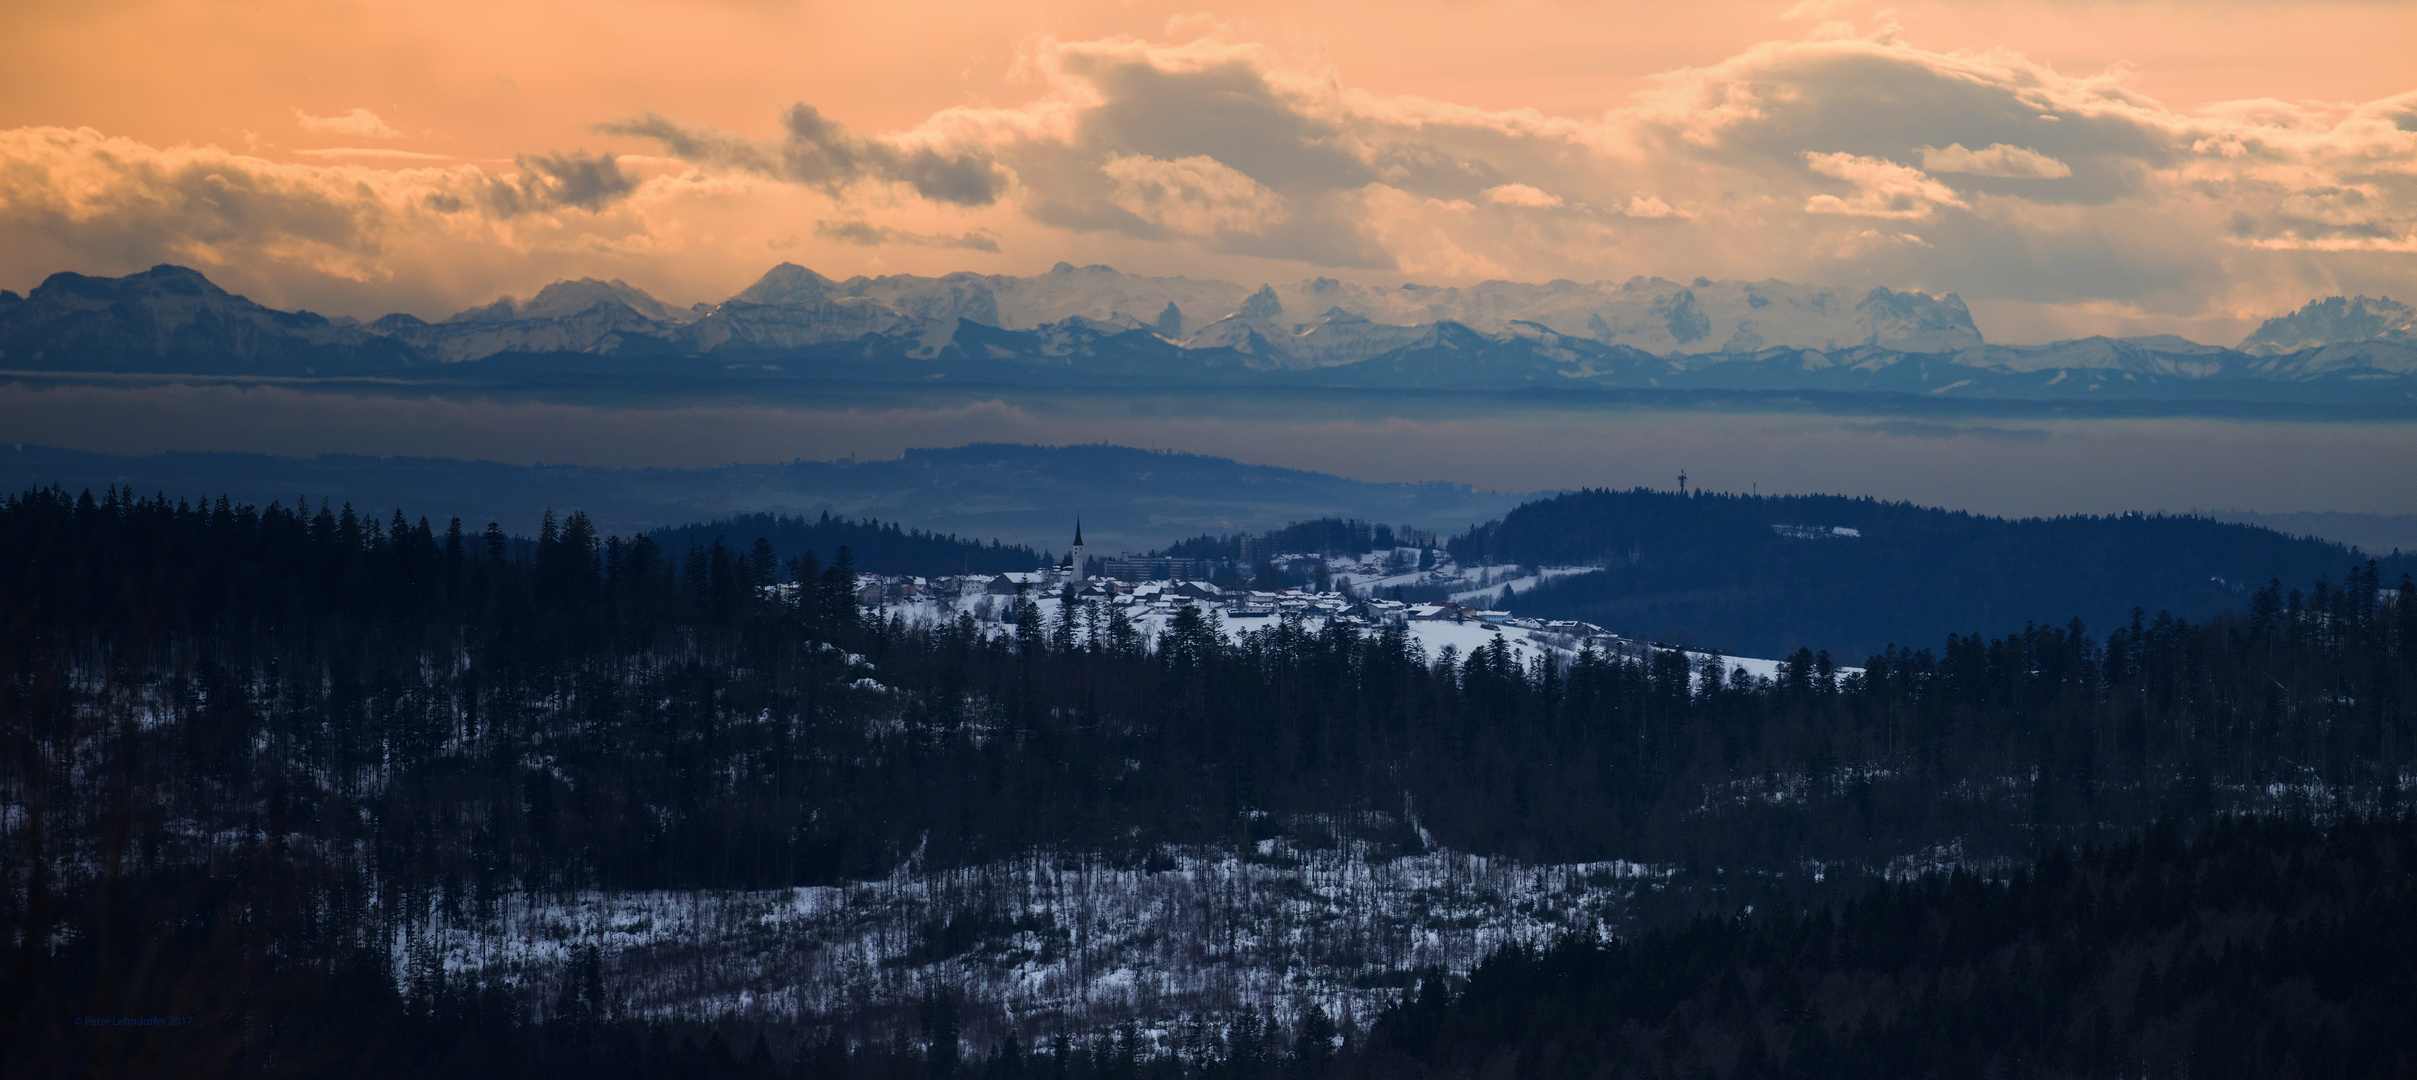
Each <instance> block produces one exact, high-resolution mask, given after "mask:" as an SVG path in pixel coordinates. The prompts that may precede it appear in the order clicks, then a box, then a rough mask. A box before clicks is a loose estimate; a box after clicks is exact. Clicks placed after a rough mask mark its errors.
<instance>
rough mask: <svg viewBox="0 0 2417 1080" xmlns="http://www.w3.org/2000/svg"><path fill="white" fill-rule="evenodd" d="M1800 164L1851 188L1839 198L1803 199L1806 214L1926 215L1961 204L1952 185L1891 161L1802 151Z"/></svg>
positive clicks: (1879, 216) (1819, 197) (1911, 216)
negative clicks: (1842, 181) (1843, 196)
mask: <svg viewBox="0 0 2417 1080" xmlns="http://www.w3.org/2000/svg"><path fill="white" fill-rule="evenodd" d="M1804 164H1805V167H1806V168H1808V169H1811V170H1812V171H1814V172H1816V173H1819V174H1821V175H1823V176H1832V177H1836V178H1838V179H1840V180H1844V181H1846V182H1847V183H1849V184H1852V185H1854V187H1855V192H1854V194H1852V195H1850V196H1848V197H1846V198H1843V199H1842V198H1839V197H1838V196H1836V195H1826V194H1825V195H1815V196H1813V197H1812V198H1810V199H1806V200H1805V202H1804V208H1805V211H1806V212H1808V213H1814V214H1849V215H1853V216H1855V217H1877V218H1926V217H1929V216H1931V215H1932V214H1934V213H1936V212H1937V211H1938V208H1939V207H1941V206H1962V205H1964V203H1963V202H1962V201H1961V200H1959V199H1957V198H1956V197H1955V190H1954V189H1953V188H1950V187H1948V186H1947V185H1945V184H1942V183H1939V182H1938V181H1936V180H1933V179H1931V178H1930V177H1928V176H1926V175H1924V174H1923V173H1922V170H1920V169H1915V168H1909V167H1907V166H1904V165H1899V164H1897V163H1896V162H1893V161H1882V160H1880V159H1879V158H1868V157H1857V156H1856V155H1853V154H1816V153H1813V152H1811V151H1806V152H1805V155H1804Z"/></svg>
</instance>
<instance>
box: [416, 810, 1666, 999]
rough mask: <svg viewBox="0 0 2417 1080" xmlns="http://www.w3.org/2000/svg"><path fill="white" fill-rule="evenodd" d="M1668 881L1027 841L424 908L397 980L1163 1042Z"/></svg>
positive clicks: (1284, 851)
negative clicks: (442, 909)
mask: <svg viewBox="0 0 2417 1080" xmlns="http://www.w3.org/2000/svg"><path fill="white" fill-rule="evenodd" d="M1668 878H1669V871H1667V870H1662V869H1656V868H1652V867H1647V866H1642V865H1638V864H1635V863H1622V862H1606V863H1581V864H1561V865H1526V864H1521V863H1516V862H1510V861H1506V860H1501V859H1487V858H1482V857H1478V856H1473V855H1466V854H1459V853H1454V852H1449V851H1426V852H1422V853H1408V854H1405V853H1401V852H1398V851H1390V852H1389V851H1385V850H1382V849H1380V847H1378V846H1376V845H1373V844H1371V843H1369V842H1366V841H1361V840H1342V841H1338V842H1335V843H1332V844H1326V845H1322V846H1316V847H1303V846H1297V845H1296V844H1295V843H1294V842H1293V841H1291V840H1267V841H1261V842H1260V843H1259V844H1258V845H1257V848H1256V850H1251V851H1247V852H1233V851H1212V850H1198V849H1194V850H1170V851H1162V852H1160V853H1158V854H1157V855H1154V856H1153V857H1152V858H1151V859H1150V860H1149V861H1148V863H1147V864H1146V865H1128V866H1115V865H1109V864H1107V863H1105V862H1103V861H1102V860H1101V859H1099V858H1098V857H1096V856H1088V855H1075V854H1065V853H1053V852H1034V853H1032V854H1030V855H1028V856H1026V857H1024V858H1020V859H1016V860H1012V861H1007V862H1001V863H994V864H990V865H985V866H979V867H973V868H965V869H950V870H928V871H927V870H925V869H922V868H920V867H917V866H914V865H912V864H909V865H908V866H905V867H902V868H900V869H899V870H898V871H897V872H896V873H894V874H893V875H892V876H891V877H889V878H888V879H886V880H883V881H875V882H863V883H856V884H850V885H844V886H832V887H821V888H800V889H780V890H768V891H758V892H721V893H709V892H582V893H576V894H571V895H530V894H519V895H515V896H513V897H511V898H509V899H508V900H506V902H505V903H504V904H502V905H501V909H500V911H498V912H497V913H496V914H495V915H494V916H493V917H491V918H488V919H484V920H470V921H467V922H460V923H455V924H453V925H443V920H439V919H436V918H433V917H432V918H431V919H430V920H429V921H428V923H427V924H425V926H424V929H423V930H422V931H421V934H422V936H421V938H420V939H419V940H417V941H414V940H410V939H403V940H398V941H397V942H396V943H395V947H396V950H397V960H398V962H399V963H403V964H404V965H405V970H409V967H408V965H409V964H410V963H412V962H414V959H413V958H414V957H417V958H418V959H417V961H416V962H418V963H423V964H424V963H428V962H431V961H432V960H436V959H438V958H441V962H442V963H443V965H444V967H445V969H446V970H447V972H448V973H449V974H450V975H451V976H472V977H478V976H485V977H498V978H502V979H504V980H507V981H508V982H510V983H511V984H512V985H514V986H515V987H516V988H518V989H519V991H520V992H521V993H522V994H524V995H525V996H526V998H527V999H528V1000H529V1001H530V1002H531V1003H532V1004H533V1005H536V1006H537V1007H539V1008H543V1007H545V1006H546V1005H548V1004H550V1003H551V1002H552V1000H553V998H554V994H555V993H556V992H557V989H556V988H557V986H558V985H559V981H560V980H561V979H562V978H563V975H564V972H565V970H566V968H567V966H568V965H569V963H570V962H571V960H572V958H573V957H574V956H575V955H576V954H577V952H578V951H579V950H581V949H583V948H586V947H590V946H592V947H594V948H595V949H596V950H597V952H598V954H599V955H600V957H601V959H602V961H603V968H604V971H605V988H606V997H607V999H608V1000H610V1001H612V1002H614V1010H615V1012H616V1014H618V1015H628V1016H657V1017H661V1016H679V1017H726V1018H744V1019H753V1020H762V1021H778V1022H789V1023H800V1022H802V1023H806V1024H810V1025H812V1024H821V1023H828V1022H833V1021H838V1020H843V1019H848V1018H855V1019H858V1020H871V1021H873V1022H876V1023H878V1022H880V1021H881V1019H882V1018H883V1017H884V1016H889V1017H892V1018H894V1017H895V1016H896V1015H898V1014H897V1013H895V1012H894V1011H892V1010H894V1009H902V1010H908V1013H907V1014H908V1015H911V1009H912V1007H913V1006H914V1004H915V1003H916V1002H917V1001H919V1000H920V999H921V998H922V996H923V995H924V994H925V993H926V992H927V991H928V990H930V989H931V988H933V987H945V988H947V989H949V990H951V991H953V992H954V993H956V994H958V995H960V996H961V998H962V1000H963V1002H964V1006H965V1012H964V1015H965V1018H966V1024H967V1034H968V1035H969V1036H972V1037H975V1038H983V1037H987V1036H993V1035H997V1034H1000V1033H1002V1032H1003V1031H1004V1030H1005V1029H1007V1028H1009V1027H1012V1028H1014V1029H1016V1030H1018V1031H1020V1032H1021V1033H1022V1035H1023V1036H1024V1037H1026V1038H1031V1037H1033V1036H1035V1035H1043V1036H1045V1035H1047V1034H1050V1033H1054V1032H1056V1031H1058V1030H1061V1029H1072V1030H1077V1031H1079V1030H1083V1029H1086V1028H1090V1027H1094V1026H1097V1025H1098V1023H1099V1022H1100V1021H1101V1020H1102V1019H1103V1018H1106V1019H1108V1020H1111V1021H1112V1020H1115V1019H1120V1018H1125V1017H1132V1018H1137V1019H1139V1020H1140V1021H1141V1022H1142V1023H1143V1026H1144V1028H1145V1030H1154V1031H1155V1032H1157V1033H1159V1034H1160V1035H1165V1034H1166V1033H1169V1032H1172V1031H1173V1030H1174V1029H1175V1027H1176V1025H1177V1024H1178V1023H1179V1022H1180V1021H1181V1020H1182V1019H1183V1018H1185V1017H1188V1016H1198V1015H1202V1014H1208V1015H1219V1014H1228V1013H1230V1012H1232V1011H1233V1010H1235V1009H1238V1008H1240V1007H1242V1006H1245V1005H1249V1006H1252V1007H1255V1008H1257V1009H1258V1010H1259V1011H1260V1013H1261V1014H1262V1015H1268V1016H1272V1017H1274V1018H1278V1019H1280V1020H1288V1019H1289V1018H1292V1017H1296V1016H1298V1015H1300V1013H1301V1012H1302V1011H1303V1010H1305V1009H1306V1008H1307V1007H1308V1006H1309V1005H1310V1004H1311V1003H1317V1004H1321V1005H1323V1006H1324V1007H1325V1008H1326V1009H1327V1010H1328V1012H1329V1013H1330V1014H1332V1015H1334V1016H1336V1017H1337V1018H1338V1019H1344V1018H1351V1017H1357V1018H1360V1019H1361V1020H1362V1021H1364V1020H1365V1019H1367V1018H1370V1017H1373V1015H1374V1013H1375V1012H1376V1011H1377V1010H1379V1009H1381V1008H1382V1007H1383V1006H1384V1005H1385V1004H1386V1003H1387V1002H1389V1001H1391V1000H1393V999H1395V998H1397V997H1398V996H1399V995H1400V993H1401V988H1402V987H1404V986H1405V985H1407V984H1408V983H1409V982H1410V979H1411V973H1413V972H1417V971H1420V970H1425V969H1440V970H1444V971H1450V972H1466V971H1467V970H1468V969H1469V968H1470V967H1471V966H1472V965H1474V964H1475V963H1476V962H1477V961H1478V960H1479V959H1481V958H1483V957H1484V956H1485V955H1486V954H1487V953H1489V952H1491V951H1493V950H1495V949H1496V948H1498V947H1500V946H1501V945H1503V944H1506V943H1509V942H1513V941H1521V942H1531V943H1541V942H1544V941H1548V940H1550V939H1551V938H1553V937H1554V936H1556V935H1559V934H1562V933H1566V932H1570V931H1578V932H1584V933H1602V932H1605V931H1607V930H1609V929H1612V928H1615V927H1617V926H1619V925H1620V924H1621V923H1622V922H1623V921H1624V918H1625V912H1626V907H1627V902H1628V900H1629V899H1630V898H1631V897H1633V896H1634V895H1635V893H1636V891H1637V890H1639V889H1653V888H1660V887H1663V885H1664V884H1665V883H1666V881H1667V880H1668Z"/></svg>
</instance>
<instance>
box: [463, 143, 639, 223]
mask: <svg viewBox="0 0 2417 1080" xmlns="http://www.w3.org/2000/svg"><path fill="white" fill-rule="evenodd" d="M514 163H515V164H517V165H519V166H520V174H519V175H518V176H516V177H510V178H505V179H500V180H496V181H492V182H490V184H489V185H488V187H487V196H488V200H489V205H491V206H493V207H494V208H495V210H496V212H497V213H500V214H503V215H505V216H511V215H515V214H523V213H531V212H535V211H539V210H545V209H550V208H553V207H564V206H567V207H572V208H575V209H579V210H586V211H588V212H590V213H593V212H595V211H597V210H601V209H603V208H604V207H605V206H607V205H609V204H611V203H613V202H615V201H617V200H619V199H621V198H622V197H624V196H627V195H628V194H629V193H630V192H632V191H636V190H637V189H638V182H637V181H636V180H635V179H633V178H631V177H630V176H629V175H628V174H627V173H624V172H622V171H621V162H620V161H619V160H618V159H616V158H614V157H613V156H612V155H609V154H590V153H588V152H587V151H585V150H574V151H571V152H570V153H563V154H522V155H520V156H519V157H518V158H516V159H514Z"/></svg>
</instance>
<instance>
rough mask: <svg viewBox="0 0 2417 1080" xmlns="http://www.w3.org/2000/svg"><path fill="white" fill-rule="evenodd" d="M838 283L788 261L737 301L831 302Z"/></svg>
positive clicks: (755, 302)
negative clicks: (832, 293) (829, 299)
mask: <svg viewBox="0 0 2417 1080" xmlns="http://www.w3.org/2000/svg"><path fill="white" fill-rule="evenodd" d="M838 285H839V283H838V282H836V281H833V280H831V279H830V278H827V277H824V276H822V275H821V274H817V273H815V272H814V271H812V270H808V269H806V268H805V267H802V266H799V265H797V264H796V263H793V262H784V263H782V264H780V265H779V266H775V267H773V268H772V269H770V270H766V271H764V276H762V277H760V278H757V279H755V284H753V285H749V286H747V287H746V288H745V289H742V290H740V291H739V294H738V295H737V296H733V297H731V299H733V300H737V301H740V302H742V303H748V304H811V303H817V302H819V301H822V300H825V299H828V298H829V297H830V295H831V290H833V289H834V288H837V287H838Z"/></svg>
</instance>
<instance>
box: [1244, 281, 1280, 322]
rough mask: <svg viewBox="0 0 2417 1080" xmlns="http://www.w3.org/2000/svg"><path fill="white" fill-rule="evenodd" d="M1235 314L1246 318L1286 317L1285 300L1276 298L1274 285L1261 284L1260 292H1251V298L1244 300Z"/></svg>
mask: <svg viewBox="0 0 2417 1080" xmlns="http://www.w3.org/2000/svg"><path fill="white" fill-rule="evenodd" d="M1234 315H1235V316H1236V317H1238V318H1244V319H1280V318H1283V317H1284V302H1283V301H1281V300H1278V299H1276V290H1275V287H1274V286H1271V285H1261V286H1259V291H1258V292H1255V293H1252V294H1250V299H1248V300H1244V301H1243V302H1242V306H1241V307H1240V308H1239V309H1237V310H1235V312H1234Z"/></svg>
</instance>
